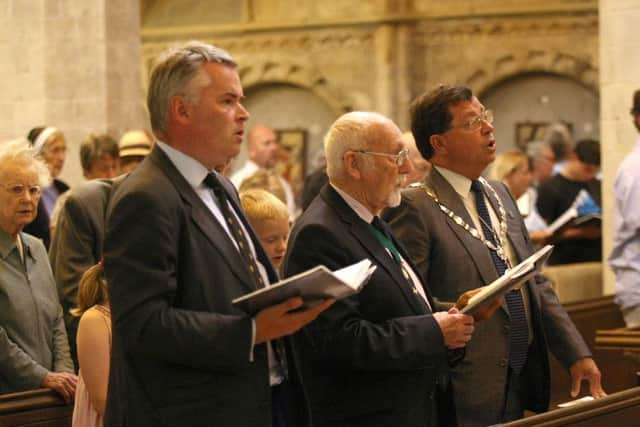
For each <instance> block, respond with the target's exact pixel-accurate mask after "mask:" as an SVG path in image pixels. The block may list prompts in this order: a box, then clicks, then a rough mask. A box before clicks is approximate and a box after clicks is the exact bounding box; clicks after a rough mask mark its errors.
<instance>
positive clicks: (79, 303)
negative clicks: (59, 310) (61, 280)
mask: <svg viewBox="0 0 640 427" xmlns="http://www.w3.org/2000/svg"><path fill="white" fill-rule="evenodd" d="M103 270H104V269H103V267H102V261H100V262H99V263H97V264H96V265H94V266H93V267H91V268H90V269H88V270H87V271H85V272H84V274H83V275H82V278H81V279H80V284H79V285H78V296H77V297H76V307H75V308H72V309H71V310H69V312H70V313H71V315H72V316H75V317H80V316H82V314H83V313H84V312H85V311H87V310H89V309H90V308H91V307H93V306H94V305H97V304H105V303H107V302H108V301H109V294H108V293H107V282H106V280H105V279H104V276H103Z"/></svg>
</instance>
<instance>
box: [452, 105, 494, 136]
mask: <svg viewBox="0 0 640 427" xmlns="http://www.w3.org/2000/svg"><path fill="white" fill-rule="evenodd" d="M482 122H487V123H489V124H491V123H493V111H491V110H484V111H483V112H482V113H480V114H479V115H477V116H475V117H474V118H472V119H469V120H467V121H466V122H464V123H463V124H461V125H458V126H451V127H450V128H449V129H455V128H462V129H465V130H469V131H473V130H477V129H480V127H482Z"/></svg>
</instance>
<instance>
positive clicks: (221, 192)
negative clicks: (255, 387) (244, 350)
mask: <svg viewBox="0 0 640 427" xmlns="http://www.w3.org/2000/svg"><path fill="white" fill-rule="evenodd" d="M204 183H205V185H207V186H208V187H209V188H211V190H213V194H215V196H216V199H218V206H219V207H220V211H222V215H223V216H224V219H225V221H227V225H228V226H229V229H230V230H231V234H232V235H233V238H234V239H235V241H236V244H237V245H238V252H240V255H241V256H242V258H244V260H245V262H246V263H247V265H248V266H249V271H250V272H251V275H252V276H253V279H254V280H255V282H256V284H257V286H258V287H259V288H264V287H265V283H264V280H263V279H262V275H261V274H260V270H258V264H257V263H256V260H255V258H254V256H253V252H251V247H250V246H249V242H248V241H247V237H246V236H245V234H244V231H243V230H242V227H241V226H240V224H239V223H238V220H237V218H236V216H235V215H234V213H233V210H232V208H231V206H230V205H229V200H228V195H227V191H226V190H225V189H224V187H223V186H222V184H221V183H220V181H219V180H218V178H217V177H216V175H215V174H213V173H209V174H207V177H206V178H205V179H204ZM271 348H272V349H273V353H274V356H275V358H276V361H277V366H276V367H275V368H274V369H275V370H276V371H277V372H278V375H280V376H281V378H287V377H288V367H287V356H286V354H287V353H286V350H285V346H284V342H283V341H282V340H281V339H275V340H272V341H271ZM270 369H271V368H270Z"/></svg>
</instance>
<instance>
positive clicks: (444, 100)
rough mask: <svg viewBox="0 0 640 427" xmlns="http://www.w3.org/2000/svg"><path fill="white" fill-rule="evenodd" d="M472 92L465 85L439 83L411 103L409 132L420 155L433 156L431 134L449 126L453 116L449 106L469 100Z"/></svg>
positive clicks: (444, 130)
mask: <svg viewBox="0 0 640 427" xmlns="http://www.w3.org/2000/svg"><path fill="white" fill-rule="evenodd" d="M471 98H473V93H472V92H471V89H469V88H468V87H466V86H448V85H440V86H438V87H437V88H435V89H433V90H431V91H429V92H425V93H423V94H422V95H420V96H419V97H417V98H416V99H415V100H414V101H413V102H412V103H411V110H410V112H411V133H413V137H414V138H415V140H416V146H417V147H418V150H419V151H420V154H422V157H424V158H425V159H427V160H429V159H431V157H433V147H432V146H431V142H430V141H429V140H430V138H431V136H432V135H437V134H441V133H444V132H446V131H448V130H449V128H450V127H451V120H452V119H453V116H452V115H451V111H450V110H449V107H451V106H454V105H456V104H458V103H459V102H462V101H471Z"/></svg>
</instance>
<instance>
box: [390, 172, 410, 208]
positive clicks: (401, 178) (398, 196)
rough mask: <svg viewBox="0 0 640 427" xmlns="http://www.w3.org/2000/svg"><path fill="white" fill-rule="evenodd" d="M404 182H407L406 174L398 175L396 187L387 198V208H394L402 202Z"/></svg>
mask: <svg viewBox="0 0 640 427" xmlns="http://www.w3.org/2000/svg"><path fill="white" fill-rule="evenodd" d="M406 180H407V175H406V174H402V175H398V178H397V181H396V187H395V188H394V189H393V191H392V192H391V193H389V195H388V196H387V207H390V208H395V207H396V206H398V205H399V204H400V202H401V201H402V189H403V188H404V184H405V181H406Z"/></svg>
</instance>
